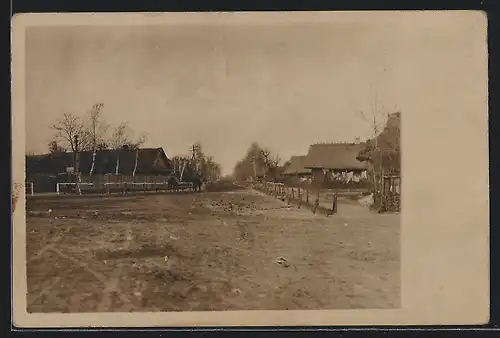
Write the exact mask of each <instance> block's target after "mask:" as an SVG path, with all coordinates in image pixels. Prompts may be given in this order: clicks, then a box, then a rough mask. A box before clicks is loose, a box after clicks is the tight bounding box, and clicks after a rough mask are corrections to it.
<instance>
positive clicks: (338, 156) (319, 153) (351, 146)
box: [303, 143, 367, 170]
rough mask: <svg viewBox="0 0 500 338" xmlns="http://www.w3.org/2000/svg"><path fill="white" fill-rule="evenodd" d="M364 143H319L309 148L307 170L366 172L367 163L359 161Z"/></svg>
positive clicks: (305, 161) (306, 161)
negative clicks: (358, 157)
mask: <svg viewBox="0 0 500 338" xmlns="http://www.w3.org/2000/svg"><path fill="white" fill-rule="evenodd" d="M364 148H365V144H364V143H318V144H313V145H311V146H310V147H309V152H308V153H307V156H306V158H305V159H304V164H303V165H304V167H305V168H322V169H333V170H349V169H351V170H364V169H366V168H367V165H366V163H364V162H360V161H359V160H358V159H357V156H358V154H359V152H360V151H361V150H362V149H364Z"/></svg>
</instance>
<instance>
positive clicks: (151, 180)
mask: <svg viewBox="0 0 500 338" xmlns="http://www.w3.org/2000/svg"><path fill="white" fill-rule="evenodd" d="M167 180H168V177H167V176H141V175H137V176H125V175H114V174H106V175H92V176H81V177H80V181H79V182H78V183H77V182H74V181H71V182H58V183H57V184H56V193H57V194H61V193H63V194H64V193H78V194H96V193H97V194H113V193H121V194H125V193H131V192H161V191H175V192H181V191H190V190H193V185H192V184H191V183H186V182H181V183H180V184H179V185H178V186H177V187H175V188H174V189H170V187H169V185H168V183H167Z"/></svg>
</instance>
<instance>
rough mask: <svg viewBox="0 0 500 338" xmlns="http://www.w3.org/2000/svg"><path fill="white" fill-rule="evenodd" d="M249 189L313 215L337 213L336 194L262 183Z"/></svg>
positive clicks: (252, 185) (255, 184) (253, 184)
mask: <svg viewBox="0 0 500 338" xmlns="http://www.w3.org/2000/svg"><path fill="white" fill-rule="evenodd" d="M251 188H253V189H255V190H257V191H260V192H263V193H265V194H267V195H270V196H274V197H276V198H277V199H280V200H282V201H284V202H287V203H288V204H290V205H292V204H293V205H296V206H297V207H298V208H301V207H306V208H310V209H311V211H312V212H313V213H316V212H318V211H323V212H325V213H326V215H332V214H335V213H337V210H338V207H337V205H338V193H337V192H333V193H331V192H322V191H320V190H319V189H317V190H313V189H306V188H302V187H289V186H286V185H284V184H283V183H274V182H263V183H252V184H251Z"/></svg>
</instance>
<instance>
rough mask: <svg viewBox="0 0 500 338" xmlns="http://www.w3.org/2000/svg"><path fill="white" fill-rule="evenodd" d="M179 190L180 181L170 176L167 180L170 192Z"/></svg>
mask: <svg viewBox="0 0 500 338" xmlns="http://www.w3.org/2000/svg"><path fill="white" fill-rule="evenodd" d="M178 188H179V180H178V179H177V177H175V176H170V177H169V178H168V180H167V189H168V190H177V189H178Z"/></svg>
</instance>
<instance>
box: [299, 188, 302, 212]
mask: <svg viewBox="0 0 500 338" xmlns="http://www.w3.org/2000/svg"><path fill="white" fill-rule="evenodd" d="M300 189H301V188H299V209H300V206H301V204H302V194H301V192H300Z"/></svg>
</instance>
